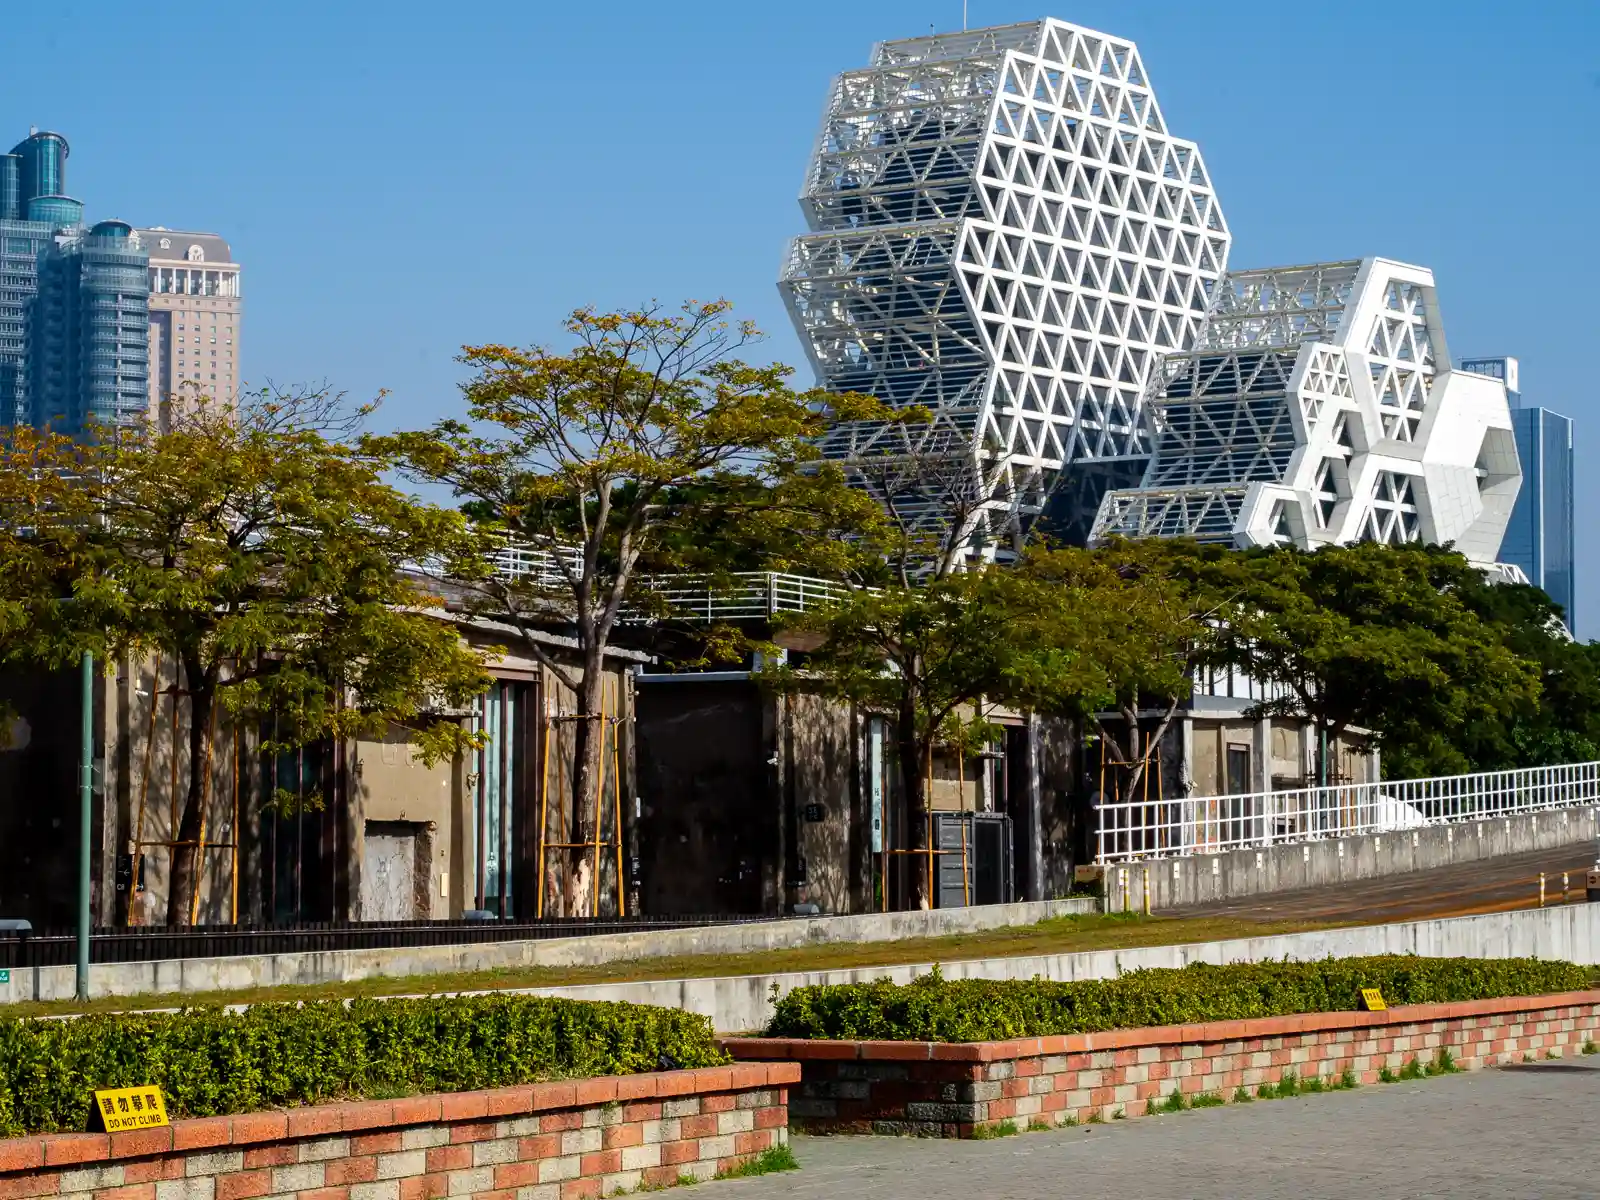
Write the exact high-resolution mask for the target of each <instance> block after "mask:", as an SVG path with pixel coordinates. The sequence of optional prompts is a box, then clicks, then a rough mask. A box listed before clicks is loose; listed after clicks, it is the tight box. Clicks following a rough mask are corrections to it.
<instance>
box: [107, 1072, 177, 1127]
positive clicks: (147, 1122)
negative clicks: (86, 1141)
mask: <svg viewBox="0 0 1600 1200" xmlns="http://www.w3.org/2000/svg"><path fill="white" fill-rule="evenodd" d="M94 1111H95V1117H96V1118H97V1120H96V1124H97V1125H98V1126H99V1128H101V1129H103V1130H105V1132H107V1133H120V1132H122V1131H123V1130H124V1129H154V1128H155V1127H156V1126H158V1125H165V1124H166V1123H167V1104H166V1101H165V1100H163V1099H162V1098H161V1089H160V1088H158V1087H152V1086H150V1085H148V1084H147V1085H146V1086H144V1087H128V1088H107V1089H105V1090H104V1091H98V1092H96V1093H95V1094H94Z"/></svg>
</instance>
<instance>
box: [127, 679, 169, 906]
mask: <svg viewBox="0 0 1600 1200" xmlns="http://www.w3.org/2000/svg"><path fill="white" fill-rule="evenodd" d="M165 661H166V660H165V658H164V657H163V656H162V655H157V656H156V665H155V669H154V670H153V671H152V672H151V675H150V724H149V727H148V728H147V729H146V731H145V739H144V766H143V767H141V768H140V770H139V822H138V824H137V825H135V826H134V829H133V880H132V882H131V883H129V884H128V924H129V925H133V924H135V923H136V922H135V921H134V919H133V898H134V897H135V896H136V895H138V893H139V864H140V863H141V862H143V861H144V806H145V801H146V799H148V798H149V795H150V759H151V756H152V753H153V751H154V750H155V745H156V719H157V717H158V715H159V713H160V709H161V667H162V665H163V664H164V662H165Z"/></svg>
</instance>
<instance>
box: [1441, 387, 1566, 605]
mask: <svg viewBox="0 0 1600 1200" xmlns="http://www.w3.org/2000/svg"><path fill="white" fill-rule="evenodd" d="M1461 369H1462V370H1463V371H1471V372H1473V373H1475V374H1478V375H1488V376H1489V377H1490V378H1493V379H1498V380H1500V381H1501V382H1502V383H1504V384H1505V385H1506V395H1507V396H1508V397H1509V398H1510V401H1511V425H1512V428H1513V429H1514V430H1515V431H1516V436H1517V457H1518V458H1520V459H1521V460H1522V491H1521V492H1519V493H1518V494H1517V504H1516V507H1515V508H1514V509H1512V512H1511V524H1510V525H1508V526H1507V527H1506V537H1505V543H1504V546H1503V547H1502V549H1501V553H1500V556H1501V558H1503V559H1504V560H1505V561H1506V562H1508V563H1512V564H1514V565H1516V566H1518V567H1521V568H1522V571H1523V573H1524V574H1526V575H1527V577H1528V579H1529V581H1530V582H1532V583H1534V584H1535V585H1537V586H1538V587H1541V588H1543V589H1544V591H1545V594H1546V595H1548V596H1549V597H1550V599H1552V600H1554V601H1555V602H1556V603H1557V604H1559V605H1561V607H1562V609H1563V611H1564V612H1565V613H1566V617H1567V628H1568V629H1569V630H1570V631H1571V632H1572V633H1573V634H1574V635H1576V634H1577V626H1576V624H1575V616H1574V605H1575V604H1576V602H1577V578H1576V570H1575V564H1576V560H1577V544H1576V524H1577V522H1576V479H1575V475H1574V473H1575V470H1576V463H1575V460H1574V457H1573V453H1572V418H1571V417H1564V416H1562V415H1561V414H1560V413H1557V412H1551V411H1550V410H1549V409H1548V408H1538V407H1533V406H1529V405H1525V404H1524V403H1523V401H1522V387H1521V380H1520V379H1519V378H1518V376H1519V371H1518V364H1517V360H1516V359H1515V358H1511V357H1508V356H1500V357H1496V358H1468V359H1463V360H1462V362H1461Z"/></svg>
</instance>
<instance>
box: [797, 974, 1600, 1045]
mask: <svg viewBox="0 0 1600 1200" xmlns="http://www.w3.org/2000/svg"><path fill="white" fill-rule="evenodd" d="M1587 979H1588V975H1587V972H1586V971H1585V970H1584V969H1583V968H1580V967H1576V966H1573V965H1572V964H1571V963H1564V962H1544V961H1542V960H1539V959H1527V958H1514V959H1467V958H1418V957H1415V956H1413V955H1389V956H1384V957H1377V958H1343V959H1333V958H1330V959H1325V960H1323V961H1321V962H1308V963H1300V962H1267V963H1234V964H1230V965H1228V966H1224V967H1217V966H1210V965H1208V964H1205V963H1195V964H1193V965H1191V966H1188V967H1184V968H1181V969H1175V970H1144V971H1133V972H1130V973H1129V974H1126V975H1122V976H1119V977H1118V978H1116V979H1091V980H1081V981H1078V982H1075V983H1053V982H1051V981H1049V980H1043V979H1031V980H1021V979H1008V980H990V979H945V978H943V977H942V976H941V975H940V974H939V972H938V971H937V969H936V970H935V971H934V972H933V973H931V974H929V975H924V976H921V977H920V978H918V979H916V980H914V981H913V982H911V983H909V984H905V985H897V984H893V983H890V982H889V981H888V980H880V981H878V982H876V983H848V984H833V985H821V986H815V987H801V988H795V989H794V990H793V991H791V992H790V993H789V994H788V995H786V996H784V997H783V998H782V999H780V1000H779V1001H778V1002H777V1005H776V1008H775V1011H774V1013H773V1018H772V1024H771V1025H770V1026H769V1027H768V1029H767V1033H768V1036H771V1037H786V1038H826V1039H873V1040H892V1041H917V1042H988V1041H1002V1040H1004V1039H1006V1038H1015V1037H1040V1036H1044V1035H1047V1034H1057V1033H1091V1032H1095V1031H1098V1030H1105V1029H1136V1028H1141V1027H1145V1026H1151V1025H1185V1024H1195V1023H1198V1022H1202V1021H1226V1020H1234V1019H1237V1018H1241V1017H1275V1016H1284V1015H1286V1014H1289V1013H1304V1012H1349V1011H1353V1010H1355V1009H1358V1008H1359V1007H1360V995H1361V989H1362V988H1364V987H1376V988H1380V989H1381V990H1382V992H1383V995H1384V998H1385V999H1386V1000H1387V1001H1388V1002H1389V1003H1390V1004H1391V1005H1396V1004H1430V1003H1440V1002H1445V1001H1456V1000H1482V999H1486V998H1489V997H1494V996H1537V995H1543V994H1545V993H1549V992H1563V991H1576V990H1579V989H1581V988H1583V987H1584V986H1586V982H1587Z"/></svg>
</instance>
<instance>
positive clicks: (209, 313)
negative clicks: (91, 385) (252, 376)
mask: <svg viewBox="0 0 1600 1200" xmlns="http://www.w3.org/2000/svg"><path fill="white" fill-rule="evenodd" d="M139 239H140V241H142V242H143V243H144V248H145V250H146V252H147V253H148V254H149V255H150V334H149V340H150V410H151V412H153V413H155V414H157V416H158V417H159V419H160V420H162V421H163V422H166V421H168V420H170V418H171V399H172V398H173V397H179V398H180V399H181V398H184V397H195V396H209V397H211V398H213V399H216V400H221V401H224V402H225V403H228V404H234V403H236V402H237V401H238V399H239V333H240V317H241V315H242V313H241V304H242V301H241V299H240V295H239V264H238V263H236V262H234V261H233V255H232V253H231V252H230V251H229V249H228V243H227V242H225V241H223V240H222V238H220V237H218V236H217V235H216V234H214V233H184V232H181V231H179V230H176V229H163V228H162V227H160V226H159V225H158V226H156V227H155V228H152V229H141V230H139Z"/></svg>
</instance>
